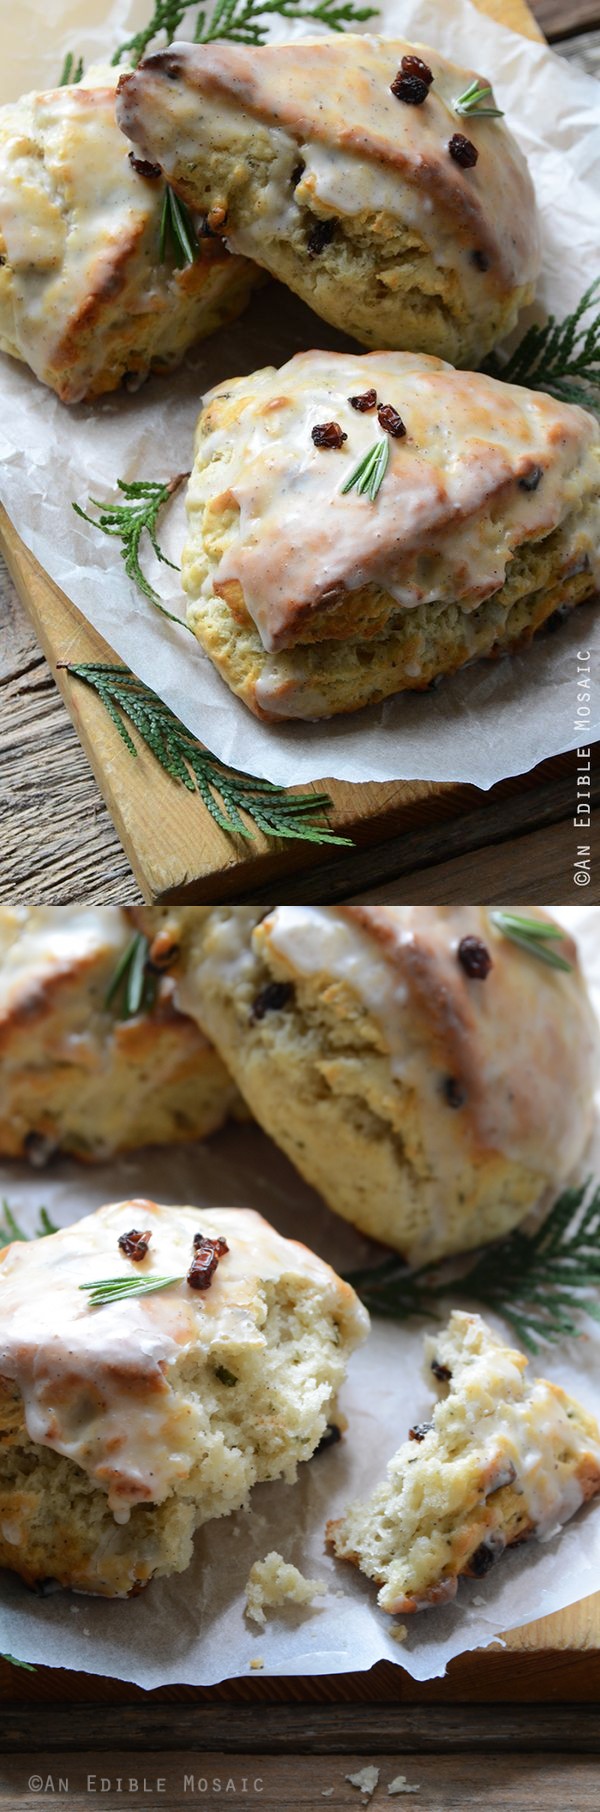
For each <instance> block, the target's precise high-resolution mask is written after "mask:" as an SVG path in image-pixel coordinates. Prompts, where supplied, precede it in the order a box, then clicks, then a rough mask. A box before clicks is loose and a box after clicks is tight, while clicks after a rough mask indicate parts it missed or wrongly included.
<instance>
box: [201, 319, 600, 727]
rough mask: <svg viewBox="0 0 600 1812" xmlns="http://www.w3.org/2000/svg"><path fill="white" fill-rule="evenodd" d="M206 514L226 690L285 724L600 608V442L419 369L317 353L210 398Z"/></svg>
mask: <svg viewBox="0 0 600 1812" xmlns="http://www.w3.org/2000/svg"><path fill="white" fill-rule="evenodd" d="M373 461H375V462H376V472H375V476H376V478H377V474H379V478H380V482H379V488H378V489H377V491H376V494H374V493H372V492H370V491H369V488H368V485H367V488H364V484H362V483H361V481H360V476H359V475H360V473H361V471H362V472H363V473H364V475H365V477H364V483H365V484H366V483H367V480H368V476H369V472H370V473H371V474H372V473H373V469H374V468H373ZM379 461H382V462H383V463H382V465H381V466H379V465H378V463H377V462H379ZM369 462H371V463H369ZM355 480H356V482H355ZM187 510H188V536H187V542H186V545H185V547H184V552H183V560H182V579H183V585H184V588H185V590H186V592H187V594H188V598H189V600H190V601H189V605H188V623H189V625H190V628H191V629H193V631H194V634H195V635H196V636H197V637H198V640H199V642H200V643H201V646H202V647H203V648H204V649H205V651H206V653H207V654H208V655H209V656H210V659H211V661H213V663H214V665H215V667H217V669H218V671H219V673H220V674H221V675H222V677H223V679H224V680H226V681H227V684H228V686H230V687H231V689H232V691H233V692H235V693H237V694H238V697H240V698H241V699H243V701H244V704H246V705H248V706H249V708H250V710H251V711H253V712H254V714H255V715H256V716H257V717H260V718H263V719H265V720H266V721H272V720H277V719H280V718H326V717H331V716H333V715H334V714H336V713H338V712H347V711H355V710H357V709H358V708H359V707H360V706H363V705H368V704H374V703H377V702H378V701H379V700H380V699H383V698H387V697H388V696H389V695H390V694H392V693H395V692H398V691H404V690H407V689H419V690H422V689H423V688H424V687H426V686H429V685H431V684H432V683H435V682H437V680H438V679H440V677H441V676H442V675H444V674H449V673H452V672H454V670H455V669H457V668H459V667H463V666H464V665H465V664H466V663H468V662H471V661H473V660H474V659H476V658H477V657H478V656H482V655H488V656H492V655H499V654H502V653H505V652H506V651H507V650H509V649H512V648H514V647H516V646H518V645H520V644H521V643H524V642H527V641H529V640H530V638H531V636H532V635H533V634H534V632H535V630H536V629H538V628H539V627H540V625H541V624H542V623H544V622H546V620H547V619H548V618H549V617H551V616H552V615H553V614H554V613H555V612H557V611H560V612H561V614H562V613H564V612H567V611H568V610H570V609H571V608H573V606H575V605H576V604H579V603H581V602H583V600H584V599H586V598H589V597H590V596H591V595H592V594H593V592H594V591H595V590H596V588H597V587H598V585H599V584H600V430H599V428H598V423H597V422H596V421H595V420H594V418H593V416H591V415H588V413H587V412H586V411H585V410H583V409H580V408H577V407H573V406H572V405H569V404H567V403H559V402H556V401H555V399H554V398H553V397H550V396H545V395H543V394H541V393H539V392H537V393H536V392H533V391H529V390H524V389H522V388H521V387H518V386H516V385H509V384H502V383H498V382H496V381H495V380H494V379H493V378H490V377H485V376H483V375H482V374H481V373H479V372H475V373H472V372H470V373H465V372H461V371H455V370H453V369H452V367H451V366H449V365H444V364H442V363H441V362H440V361H439V360H437V359H428V358H425V357H420V356H418V355H415V354H414V353H401V352H395V353H394V352H383V353H381V352H380V353H370V354H352V353H325V352H305V353H299V354H297V356H296V357H295V358H292V359H290V361H289V364H287V365H284V366H283V367H282V369H281V370H279V371H276V370H274V369H273V368H272V367H267V368H266V369H265V370H264V371H258V372H255V373H253V375H252V376H250V377H245V378H236V379H233V380H232V381H231V382H229V383H227V384H224V385H220V386H219V388H218V389H215V390H213V391H211V392H210V394H209V395H208V397H207V398H206V401H205V408H204V411H203V413H202V415H201V416H200V420H199V424H198V430H197V438H196V458H195V464H194V469H193V472H192V476H191V480H190V484H189V489H188V497H187Z"/></svg>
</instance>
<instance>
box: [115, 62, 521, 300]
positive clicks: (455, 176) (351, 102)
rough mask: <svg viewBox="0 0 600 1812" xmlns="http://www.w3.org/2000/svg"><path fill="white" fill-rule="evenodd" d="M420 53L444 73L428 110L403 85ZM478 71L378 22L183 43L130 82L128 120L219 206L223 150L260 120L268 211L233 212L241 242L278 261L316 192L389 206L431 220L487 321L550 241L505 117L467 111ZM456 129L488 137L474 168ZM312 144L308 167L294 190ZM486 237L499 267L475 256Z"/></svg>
mask: <svg viewBox="0 0 600 1812" xmlns="http://www.w3.org/2000/svg"><path fill="white" fill-rule="evenodd" d="M415 51H416V52H417V54H420V55H421V56H422V57H423V58H424V59H425V60H426V62H427V63H428V65H429V67H430V68H431V70H432V71H433V76H434V81H433V85H432V87H431V88H430V91H429V94H428V97H427V100H426V101H425V103H424V104H423V105H422V106H419V107H414V106H407V105H405V104H404V103H402V102H401V101H399V100H398V99H397V98H396V97H395V96H394V95H393V94H392V93H391V87H390V84H391V83H392V81H393V80H394V78H395V76H396V74H397V71H398V68H399V65H400V63H401V59H402V57H403V56H404V55H405V54H406V53H407V52H415ZM473 75H474V72H473V70H466V69H463V68H461V67H460V66H458V65H456V64H453V63H450V62H448V61H447V60H446V59H445V58H443V57H441V56H439V55H438V54H437V52H436V51H435V50H433V49H431V48H430V47H428V46H423V45H420V44H417V45H415V44H410V43H409V42H408V41H407V40H406V39H404V38H381V37H374V36H369V35H368V34H366V33H361V34H360V35H355V34H352V33H349V32H344V33H340V34H339V36H333V35H332V36H331V37H329V38H327V39H323V38H315V39H309V38H305V39H301V40H299V41H295V42H294V43H293V44H275V45H267V46H265V47H264V48H261V49H255V48H247V47H246V46H243V45H238V44H219V43H217V44H211V45H202V46H195V45H191V44H184V43H176V44H174V45H173V46H172V47H171V48H170V50H169V51H167V52H165V53H164V55H163V56H162V57H161V56H160V55H159V56H153V57H150V58H149V59H147V60H146V62H145V63H144V64H143V65H142V67H141V69H140V70H139V71H137V72H135V73H134V75H133V77H131V78H130V80H129V81H128V82H127V83H125V84H124V86H123V88H122V90H121V94H120V97H119V117H120V120H121V124H122V127H123V130H124V132H126V133H128V135H129V136H130V137H131V138H132V139H133V140H134V142H136V143H137V144H138V145H140V146H141V147H142V148H143V154H144V155H145V156H153V157H156V158H157V159H158V161H159V162H160V163H161V164H162V166H163V168H164V169H165V171H166V173H167V175H168V176H170V177H173V178H174V180H175V181H176V182H177V181H180V182H181V183H182V187H185V185H186V183H187V187H188V194H189V195H190V196H191V198H192V199H196V181H197V180H199V179H201V181H202V182H203V183H204V185H205V192H206V194H207V197H208V199H209V204H210V200H211V199H216V198H217V197H216V195H214V196H213V194H212V192H211V184H212V189H214V187H215V181H216V182H217V184H218V170H217V171H216V172H215V169H214V163H212V159H213V154H214V151H215V148H216V150H217V152H219V151H222V150H223V149H224V148H225V149H226V148H227V146H228V144H229V145H230V146H231V145H234V146H235V147H236V149H237V150H239V149H240V148H241V147H242V146H243V144H244V139H245V138H247V140H248V154H249V155H250V154H251V152H252V148H253V147H252V144H251V135H252V132H253V131H254V133H256V124H255V122H256V123H259V124H260V125H262V126H265V127H267V128H268V130H269V134H270V135H271V134H272V135H273V148H274V150H275V161H274V165H273V168H272V171H271V177H270V182H269V185H268V191H265V192H263V193H262V194H261V195H260V196H258V195H257V198H256V211H255V212H254V211H252V212H250V211H247V212H246V213H244V211H243V210H240V211H239V213H238V212H237V211H235V213H234V218H233V221H232V220H231V219H230V221H229V222H228V244H229V245H230V247H231V248H232V249H234V250H236V251H242V252H244V253H245V254H246V255H247V256H249V257H252V258H255V259H256V260H257V262H258V263H262V262H264V263H266V264H267V267H268V266H269V248H268V247H265V227H268V228H269V230H270V232H271V234H272V237H273V238H274V239H275V238H277V237H278V236H280V237H285V236H286V233H289V230H290V228H292V229H293V226H294V221H295V220H296V221H297V219H298V212H297V210H298V206H299V205H301V204H302V202H303V201H305V202H306V200H307V198H309V197H311V198H314V197H316V199H317V200H318V202H319V203H321V204H322V206H323V209H324V210H326V209H327V208H328V207H329V208H331V210H332V211H334V212H335V213H338V214H340V215H341V216H342V217H343V216H344V214H346V215H347V216H348V217H349V218H350V219H351V220H353V221H355V220H356V218H357V217H360V216H361V215H368V216H370V217H371V218H376V217H377V216H378V215H379V214H380V213H381V212H382V211H384V212H385V213H387V214H389V215H390V216H391V217H392V220H394V219H395V220H398V221H401V222H403V223H406V225H407V226H408V227H411V226H414V227H415V228H416V229H417V232H418V233H419V235H424V236H426V235H427V229H428V227H429V235H430V237H429V245H430V250H431V252H432V255H433V257H434V259H435V261H436V263H438V264H439V265H440V266H441V267H443V268H445V269H447V270H449V271H451V272H452V273H453V276H454V278H455V280H456V282H457V284H458V286H459V289H460V290H461V291H462V294H463V296H464V305H465V310H466V311H467V313H468V315H469V317H470V318H471V319H474V320H477V319H478V318H481V319H482V320H484V319H485V318H486V316H487V315H488V313H489V306H490V294H492V295H497V294H498V293H503V291H506V290H508V289H510V288H511V287H513V286H515V285H520V284H526V283H528V282H530V281H532V280H533V279H534V278H535V276H536V274H537V271H538V268H539V259H540V249H539V232H538V225H537V217H536V211H535V199H534V193H533V187H532V183H531V179H530V177H529V173H528V170H527V166H526V163H525V159H524V158H523V156H522V153H521V151H520V150H519V148H518V146H517V144H516V142H515V140H514V139H513V138H512V135H511V134H510V132H509V131H508V130H507V128H506V126H505V124H504V122H503V120H497V119H494V120H490V119H487V120H483V119H478V120H477V119H475V118H473V117H470V118H469V120H468V121H465V120H464V119H461V118H460V116H459V115H457V113H456V112H455V110H454V102H455V101H456V100H457V98H458V96H459V95H460V94H461V93H462V92H463V91H464V89H465V88H466V87H468V86H469V84H470V83H471V81H472V80H473ZM199 97H201V99H200V104H199ZM457 131H460V132H463V133H464V132H465V131H466V132H467V133H468V136H469V138H470V139H471V140H472V142H473V143H474V144H475V145H476V148H477V150H478V153H479V161H478V163H477V164H476V166H475V167H474V168H471V169H467V170H465V169H463V168H461V167H460V165H459V164H457V163H456V162H455V161H454V160H453V159H452V158H451V157H450V155H449V152H448V143H449V140H450V139H451V138H452V137H453V135H454V134H455V133H456V132H457ZM263 150H264V146H262V145H261V154H262V152H263ZM299 154H300V158H301V160H302V161H303V162H304V164H305V170H304V173H303V176H302V181H301V183H300V184H299V185H297V186H296V190H295V200H294V191H293V186H292V181H291V179H292V172H293V170H294V166H295V165H297V164H298V159H299ZM203 155H204V156H205V157H206V166H205V168H204V169H203V167H202V158H203ZM198 173H199V177H198ZM192 190H194V194H193V196H192ZM294 210H295V212H294ZM482 248H485V251H486V254H488V255H489V260H490V267H489V270H488V272H487V274H486V273H485V272H484V271H482V270H481V269H479V268H478V267H477V265H476V263H475V262H474V260H473V251H474V250H476V251H477V250H479V251H481V250H482ZM392 263H393V258H392Z"/></svg>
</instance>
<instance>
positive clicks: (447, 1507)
mask: <svg viewBox="0 0 600 1812" xmlns="http://www.w3.org/2000/svg"><path fill="white" fill-rule="evenodd" d="M426 1352H427V1357H428V1361H429V1366H430V1372H429V1376H430V1377H431V1370H432V1369H433V1368H434V1367H436V1366H437V1367H438V1373H437V1375H438V1376H439V1373H440V1370H441V1372H442V1377H443V1378H444V1377H445V1379H446V1380H447V1383H446V1382H443V1381H442V1384H441V1386H440V1388H441V1389H443V1390H444V1393H445V1394H444V1397H443V1399H442V1401H441V1402H440V1403H438V1405H437V1407H435V1408H434V1410H433V1412H432V1418H431V1420H430V1421H429V1422H427V1423H420V1424H417V1425H416V1428H415V1429H413V1431H412V1433H411V1435H410V1436H409V1438H408V1440H407V1441H405V1442H404V1444H403V1446H402V1447H400V1448H399V1450H398V1452H397V1453H396V1454H395V1455H394V1457H393V1459H392V1460H390V1463H389V1466H388V1469H387V1477H386V1479H385V1480H384V1481H383V1483H382V1484H380V1485H378V1486H377V1487H376V1489H375V1491H374V1493H373V1496H372V1497H371V1498H370V1499H369V1500H368V1501H367V1502H366V1503H364V1504H352V1505H351V1506H350V1507H349V1509H348V1510H347V1511H346V1512H345V1514H344V1516H343V1517H341V1518H340V1519H339V1520H338V1521H335V1522H330V1523H329V1524H328V1528H327V1535H328V1541H329V1545H330V1547H332V1548H333V1551H334V1553H335V1554H337V1555H338V1557H339V1558H340V1559H341V1560H348V1561H351V1562H352V1564H353V1565H355V1566H358V1567H360V1569H361V1571H362V1572H364V1573H366V1574H367V1576H368V1577H369V1578H370V1579H373V1580H375V1582H376V1584H377V1585H378V1586H379V1587H380V1590H379V1593H378V1600H377V1602H378V1604H380V1605H381V1608H382V1610H384V1611H389V1612H390V1613H392V1614H393V1613H396V1612H400V1613H402V1614H403V1615H406V1613H410V1612H413V1611H419V1610H423V1609H425V1608H427V1606H430V1605H439V1604H447V1603H449V1602H451V1600H452V1599H453V1598H455V1597H456V1591H457V1586H458V1580H459V1578H460V1577H461V1576H462V1575H467V1576H468V1577H470V1578H475V1579H480V1578H482V1577H483V1576H484V1575H486V1574H487V1573H488V1572H489V1571H490V1568H491V1567H492V1566H494V1565H495V1563H496V1561H497V1560H499V1559H500V1557H501V1555H502V1554H503V1553H504V1552H505V1550H506V1549H507V1548H510V1547H514V1546H515V1545H516V1544H517V1543H518V1542H523V1541H528V1540H530V1539H531V1538H532V1537H535V1536H537V1537H538V1538H539V1539H541V1540H548V1539H549V1538H550V1537H551V1536H552V1535H555V1534H557V1533H558V1531H559V1529H560V1528H561V1527H562V1525H563V1524H564V1523H565V1522H567V1521H568V1520H569V1518H570V1517H571V1516H573V1515H575V1513H576V1511H577V1510H578V1509H580V1507H581V1505H582V1504H584V1503H586V1502H587V1500H588V1499H589V1498H591V1497H595V1496H596V1495H597V1493H598V1492H599V1491H600V1432H599V1430H598V1426H597V1423H596V1421H595V1420H594V1417H593V1416H591V1415H590V1414H589V1413H588V1412H587V1411H586V1410H585V1409H583V1408H582V1406H581V1404H580V1403H577V1402H576V1401H575V1399H574V1398H573V1397H569V1396H567V1394H566V1392H565V1391H564V1390H561V1388H560V1386H559V1385H557V1384H549V1383H548V1382H547V1380H546V1379H543V1378H538V1379H536V1380H534V1381H533V1382H530V1381H529V1380H528V1379H527V1378H526V1377H525V1375H524V1374H525V1373H526V1370H527V1360H526V1359H525V1358H524V1357H523V1354H522V1353H519V1352H515V1351H513V1350H512V1349H511V1348H510V1347H509V1346H507V1345H505V1344H504V1343H503V1342H502V1340H501V1339H500V1338H499V1337H498V1336H497V1335H496V1334H493V1333H492V1330H491V1328H488V1327H487V1326H486V1323H485V1322H484V1321H482V1320H481V1317H480V1316H479V1315H466V1314H463V1313H461V1312H458V1311H457V1312H456V1313H455V1314H453V1315H452V1316H451V1318H450V1322H449V1324H448V1327H447V1328H445V1329H444V1330H443V1331H442V1332H441V1333H440V1334H439V1335H436V1336H435V1337H432V1338H431V1339H429V1340H427V1342H426ZM435 1375H436V1374H435V1373H434V1376H435ZM432 1381H433V1380H432Z"/></svg>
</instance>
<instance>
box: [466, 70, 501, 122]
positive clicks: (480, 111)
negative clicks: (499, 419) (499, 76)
mask: <svg viewBox="0 0 600 1812" xmlns="http://www.w3.org/2000/svg"><path fill="white" fill-rule="evenodd" d="M488 99H489V100H490V101H491V102H492V105H491V107H488V106H485V105H484V106H482V105H481V102H482V101H483V102H484V103H485V102H487V101H488ZM493 103H494V96H493V94H492V90H491V88H490V84H489V82H479V80H478V79H477V78H476V79H475V81H474V82H471V86H470V88H465V92H464V94H460V95H459V97H458V100H457V101H455V102H454V112H455V113H462V114H466V115H467V116H468V115H469V114H473V113H476V114H477V118H478V119H494V120H501V119H504V113H503V110H502V108H501V107H496V106H494V104H493Z"/></svg>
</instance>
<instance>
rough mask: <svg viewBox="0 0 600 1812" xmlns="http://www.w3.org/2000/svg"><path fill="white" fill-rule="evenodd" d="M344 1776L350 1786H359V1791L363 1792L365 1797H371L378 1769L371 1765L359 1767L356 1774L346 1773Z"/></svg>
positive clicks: (377, 1776) (376, 1780) (377, 1778)
mask: <svg viewBox="0 0 600 1812" xmlns="http://www.w3.org/2000/svg"><path fill="white" fill-rule="evenodd" d="M345 1778H346V1780H347V1781H349V1782H350V1786H351V1787H359V1788H360V1791H361V1793H364V1794H365V1796H366V1798H367V1799H371V1796H372V1794H373V1793H374V1792H375V1788H376V1786H377V1782H378V1780H379V1769H378V1768H373V1767H372V1766H371V1767H370V1768H359V1770H358V1773H357V1774H347V1775H346V1777H345Z"/></svg>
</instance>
